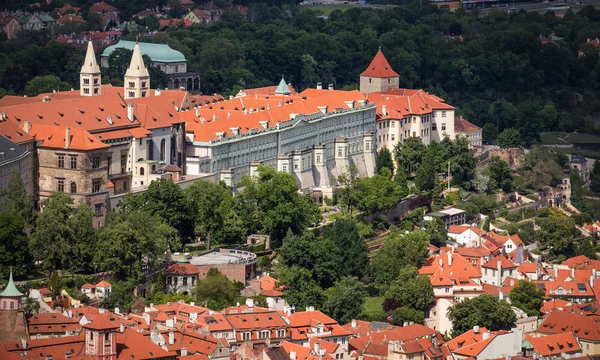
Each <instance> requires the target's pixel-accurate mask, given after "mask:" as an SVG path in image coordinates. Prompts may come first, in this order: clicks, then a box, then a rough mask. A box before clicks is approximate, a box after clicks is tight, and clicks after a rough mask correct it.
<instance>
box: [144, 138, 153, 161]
mask: <svg viewBox="0 0 600 360" xmlns="http://www.w3.org/2000/svg"><path fill="white" fill-rule="evenodd" d="M146 144H147V145H148V160H154V145H153V144H152V140H147V141H146Z"/></svg>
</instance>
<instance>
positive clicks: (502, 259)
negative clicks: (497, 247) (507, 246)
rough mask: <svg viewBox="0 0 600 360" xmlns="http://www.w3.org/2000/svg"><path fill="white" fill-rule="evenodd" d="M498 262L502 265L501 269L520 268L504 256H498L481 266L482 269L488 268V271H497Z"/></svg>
mask: <svg viewBox="0 0 600 360" xmlns="http://www.w3.org/2000/svg"><path fill="white" fill-rule="evenodd" d="M498 262H499V263H500V268H501V269H515V268H517V267H518V265H517V264H514V263H513V262H512V261H510V260H509V259H508V258H507V257H506V256H504V255H498V256H496V257H495V258H493V259H491V260H490V261H488V262H487V263H485V264H483V265H481V267H483V268H488V269H497V268H498Z"/></svg>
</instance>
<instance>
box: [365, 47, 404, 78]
mask: <svg viewBox="0 0 600 360" xmlns="http://www.w3.org/2000/svg"><path fill="white" fill-rule="evenodd" d="M360 76H370V77H375V78H387V77H396V76H400V75H398V73H397V72H395V71H394V70H392V66H391V65H390V63H389V62H388V61H387V59H386V58H385V56H384V55H383V53H382V52H381V49H379V51H377V54H375V57H374V58H373V60H371V63H370V64H369V66H368V67H367V69H366V70H365V71H363V72H362V74H360Z"/></svg>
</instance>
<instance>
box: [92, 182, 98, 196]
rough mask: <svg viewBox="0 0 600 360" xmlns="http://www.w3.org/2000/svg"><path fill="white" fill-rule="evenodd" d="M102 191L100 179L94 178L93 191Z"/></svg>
mask: <svg viewBox="0 0 600 360" xmlns="http://www.w3.org/2000/svg"><path fill="white" fill-rule="evenodd" d="M99 192H100V179H94V180H92V193H94V194H95V193H99Z"/></svg>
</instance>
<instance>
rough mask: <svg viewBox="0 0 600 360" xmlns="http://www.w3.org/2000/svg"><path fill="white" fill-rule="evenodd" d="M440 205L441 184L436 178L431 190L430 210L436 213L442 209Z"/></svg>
mask: <svg viewBox="0 0 600 360" xmlns="http://www.w3.org/2000/svg"><path fill="white" fill-rule="evenodd" d="M442 205H443V204H442V184H441V182H440V180H439V179H437V178H436V179H435V185H434V186H433V190H431V210H433V211H437V210H439V209H441V208H442Z"/></svg>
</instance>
